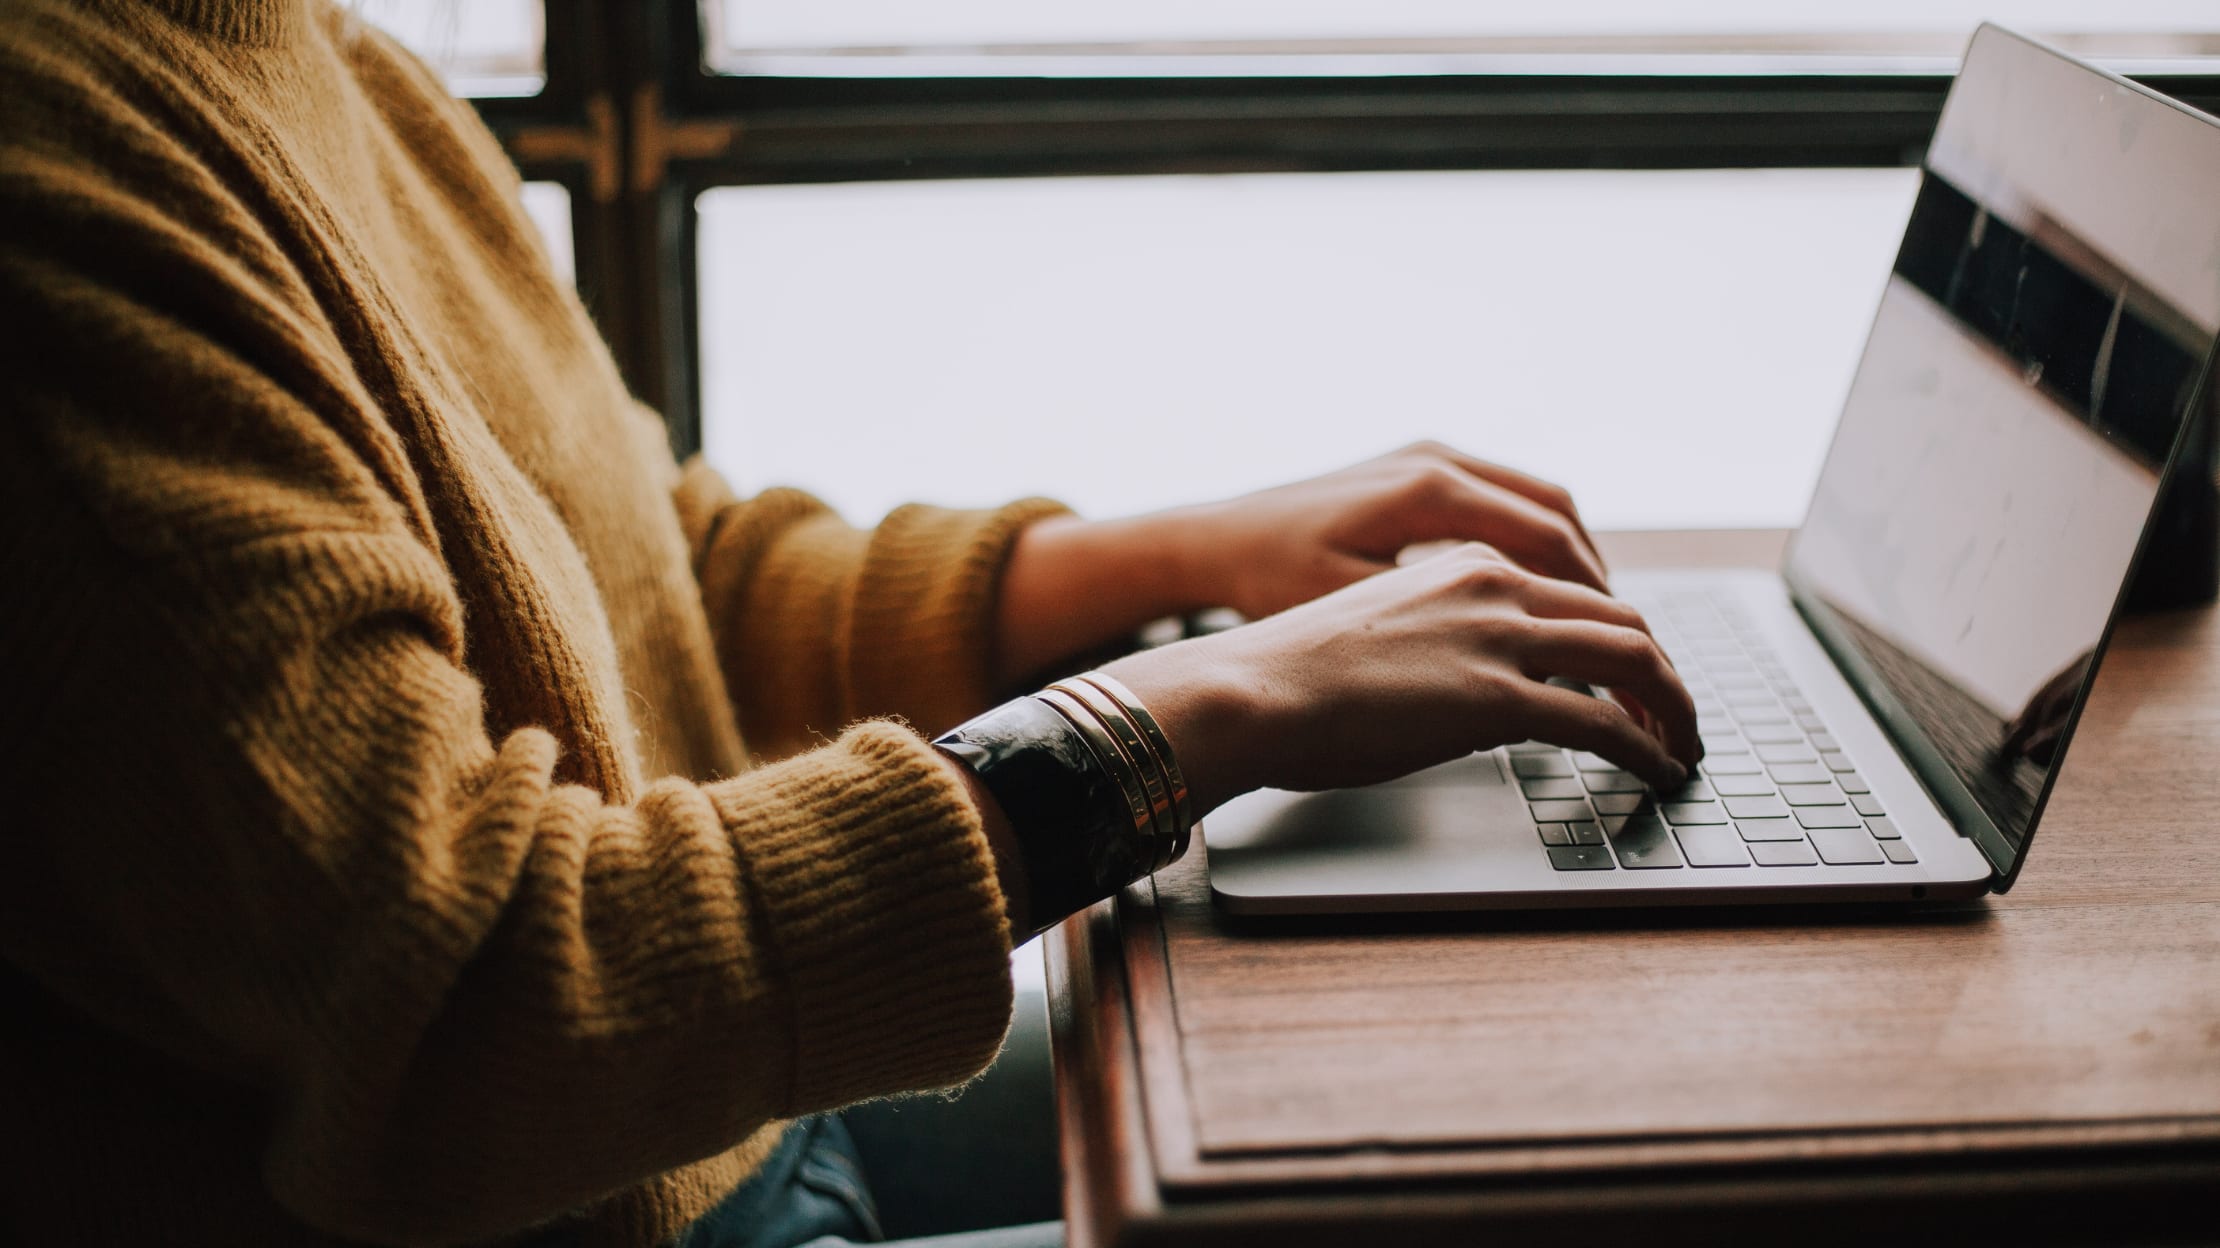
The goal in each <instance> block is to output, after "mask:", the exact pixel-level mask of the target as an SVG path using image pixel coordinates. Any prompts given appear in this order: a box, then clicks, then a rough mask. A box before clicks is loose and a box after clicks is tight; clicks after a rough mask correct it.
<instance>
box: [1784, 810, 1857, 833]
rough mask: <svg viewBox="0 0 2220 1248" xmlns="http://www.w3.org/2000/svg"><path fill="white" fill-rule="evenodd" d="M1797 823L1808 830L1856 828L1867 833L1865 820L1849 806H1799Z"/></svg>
mask: <svg viewBox="0 0 2220 1248" xmlns="http://www.w3.org/2000/svg"><path fill="white" fill-rule="evenodd" d="M1796 822H1798V823H1800V824H1803V825H1804V826H1805V827H1807V828H1856V829H1858V831H1859V832H1861V833H1862V832H1864V831H1865V820H1863V819H1860V818H1858V812H1857V811H1854V810H1852V809H1850V808H1849V807H1848V806H1799V807H1797V808H1796Z"/></svg>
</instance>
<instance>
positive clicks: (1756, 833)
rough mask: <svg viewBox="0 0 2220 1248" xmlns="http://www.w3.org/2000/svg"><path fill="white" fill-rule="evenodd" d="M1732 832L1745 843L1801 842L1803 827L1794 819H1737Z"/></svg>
mask: <svg viewBox="0 0 2220 1248" xmlns="http://www.w3.org/2000/svg"><path fill="white" fill-rule="evenodd" d="M1734 830H1735V831H1737V832H1739V833H1741V834H1742V839H1743V840H1745V841H1801V840H1803V839H1804V829H1803V825H1801V824H1799V823H1797V822H1796V821H1795V820H1794V819H1737V820H1735V821H1734Z"/></svg>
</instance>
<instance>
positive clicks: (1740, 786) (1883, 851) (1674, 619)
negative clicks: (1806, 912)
mask: <svg viewBox="0 0 2220 1248" xmlns="http://www.w3.org/2000/svg"><path fill="white" fill-rule="evenodd" d="M1633 602H1634V605H1635V606H1636V607H1638V608H1639V609H1640V610H1641V612H1642V614H1643V616H1644V617H1646V618H1647V619H1648V620H1649V623H1650V630H1651V632H1652V633H1653V634H1655V636H1656V637H1657V640H1658V643H1659V644H1660V645H1662V646H1663V647H1664V648H1665V652H1666V654H1668V655H1670V656H1671V657H1672V660H1673V664H1674V666H1675V667H1677V668H1679V669H1680V674H1681V678H1682V679H1683V680H1684V681H1686V682H1687V685H1688V692H1689V693H1690V694H1691V695H1692V696H1693V697H1694V698H1695V701H1696V715H1697V728H1698V730H1699V731H1700V732H1701V733H1702V734H1703V741H1704V761H1703V763H1702V765H1701V766H1700V767H1698V768H1697V774H1696V775H1695V776H1694V777H1693V778H1691V779H1690V780H1689V782H1688V783H1687V785H1685V786H1683V787H1682V788H1680V789H1679V790H1677V791H1675V792H1671V793H1656V792H1652V791H1651V790H1650V788H1649V787H1648V786H1647V785H1645V784H1643V783H1642V782H1641V781H1640V780H1638V779H1636V778H1635V777H1634V776H1633V775H1632V774H1630V773H1628V772H1625V771H1621V770H1619V768H1618V767H1616V766H1614V765H1613V764H1611V763H1609V762H1607V761H1605V760H1604V759H1602V758H1599V757H1597V756H1595V755H1593V754H1584V753H1578V752H1574V751H1568V750H1563V749H1559V748H1558V747H1556V746H1553V745H1545V744H1542V743H1540V742H1535V741H1529V742H1525V743H1523V744H1520V745H1514V746H1512V747H1510V751H1509V753H1510V757H1511V769H1512V771H1513V773H1514V774H1515V775H1516V777H1517V780H1518V784H1519V788H1520V790H1521V791H1522V792H1523V793H1524V794H1525V796H1526V801H1527V808H1528V809H1529V810H1530V811H1531V812H1532V813H1533V816H1534V827H1535V833H1536V835H1537V836H1539V838H1540V840H1541V844H1542V849H1543V852H1545V853H1546V854H1548V855H1549V861H1550V865H1551V866H1553V867H1555V868H1556V869H1558V870H1559V871H1613V870H1626V871H1654V870H1680V869H1685V868H1695V869H1704V868H1730V867H1749V866H1753V865H1754V866H1757V867H1778V868H1793V867H1804V868H1812V869H1824V868H1826V867H1829V866H1838V867H1840V866H1875V865H1880V864H1886V863H1914V862H1917V861H1919V859H1918V857H1917V855H1915V854H1914V853H1913V852H1912V847H1911V846H1910V845H1907V844H1905V843H1904V840H1903V838H1902V837H1901V836H1900V835H1898V833H1897V830H1896V827H1895V825H1894V824H1893V823H1891V822H1890V820H1889V816H1888V812H1887V811H1886V810H1884V809H1883V808H1882V806H1881V803H1880V801H1879V800H1878V799H1876V798H1875V797H1874V796H1873V793H1872V791H1871V790H1870V789H1869V788H1868V787H1867V785H1866V783H1865V780H1864V778H1863V777H1862V776H1860V775H1859V774H1858V769H1857V765H1856V764H1855V763H1854V762H1852V761H1851V758H1850V756H1849V754H1848V753H1846V752H1845V751H1844V750H1843V748H1842V745H1841V743H1840V742H1838V741H1836V740H1835V738H1834V736H1833V734H1831V733H1830V732H1828V731H1827V725H1826V724H1825V723H1824V722H1823V721H1822V720H1821V719H1820V717H1819V714H1818V712H1817V711H1815V710H1813V709H1812V705H1811V703H1810V702H1809V701H1807V700H1806V699H1805V698H1804V696H1803V694H1802V693H1801V692H1799V691H1798V690H1797V688H1796V685H1795V682H1794V681H1793V680H1792V679H1791V678H1790V676H1789V674H1788V669H1786V668H1785V667H1783V666H1781V664H1780V662H1779V660H1777V659H1776V658H1774V657H1773V655H1772V653H1771V652H1770V651H1769V650H1768V649H1767V648H1766V646H1765V643H1764V642H1763V640H1761V639H1760V637H1759V636H1758V633H1757V630H1756V628H1755V627H1754V626H1753V624H1752V623H1751V621H1750V620H1749V619H1748V617H1747V616H1746V615H1744V614H1743V612H1742V611H1741V609H1740V608H1739V607H1738V606H1737V605H1735V604H1734V603H1733V602H1732V601H1731V600H1730V599H1726V598H1724V597H1719V596H1714V595H1711V594H1707V593H1704V592H1703V591H1700V590H1696V591H1681V592H1673V593H1668V594H1664V595H1662V596H1659V597H1657V598H1655V599H1648V600H1644V599H1635V600H1633Z"/></svg>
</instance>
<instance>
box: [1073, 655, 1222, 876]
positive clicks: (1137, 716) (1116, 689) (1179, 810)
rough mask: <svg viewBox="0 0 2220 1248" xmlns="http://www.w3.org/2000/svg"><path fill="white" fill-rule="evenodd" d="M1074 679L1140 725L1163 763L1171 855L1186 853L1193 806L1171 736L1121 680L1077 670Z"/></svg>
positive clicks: (1192, 818)
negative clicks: (1172, 830) (1173, 839)
mask: <svg viewBox="0 0 2220 1248" xmlns="http://www.w3.org/2000/svg"><path fill="white" fill-rule="evenodd" d="M1078 679H1080V680H1083V681H1086V682H1087V683H1088V684H1090V685H1093V686H1094V687H1095V688H1097V689H1100V690H1102V691H1103V692H1104V693H1107V694H1109V695H1110V696H1111V697H1112V698H1114V699H1116V700H1117V703H1118V705H1119V706H1122V707H1124V708H1125V712H1126V714H1127V715H1128V716H1130V717H1131V718H1132V720H1133V722H1134V723H1136V724H1138V725H1140V728H1141V735H1142V736H1143V737H1146V738H1147V739H1148V743H1149V745H1150V746H1151V747H1152V748H1153V749H1154V750H1155V751H1156V756H1157V759H1158V760H1159V761H1160V762H1162V763H1163V764H1164V785H1165V787H1166V788H1167V789H1169V790H1170V792H1171V796H1172V809H1173V817H1174V820H1175V825H1174V826H1176V827H1177V828H1178V829H1179V835H1178V838H1177V839H1178V844H1177V845H1176V846H1175V847H1174V848H1173V850H1172V857H1173V858H1177V857H1179V856H1180V855H1181V854H1184V853H1186V852H1187V838H1188V836H1189V835H1190V834H1191V833H1192V832H1193V831H1194V827H1195V806H1194V802H1193V801H1192V800H1191V799H1190V798H1189V796H1188V790H1187V778H1186V777H1185V776H1184V775H1182V774H1180V770H1179V759H1178V757H1177V756H1175V755H1174V754H1173V753H1172V741H1171V738H1170V737H1167V736H1165V735H1164V728H1163V726H1162V725H1160V724H1158V723H1157V722H1156V716H1154V715H1151V714H1149V708H1148V707H1146V706H1144V705H1142V704H1141V699H1140V698H1138V697H1135V696H1134V693H1133V691H1132V690H1131V689H1128V688H1126V687H1125V682H1123V681H1121V680H1119V679H1118V678H1117V677H1115V676H1112V675H1109V674H1108V673H1105V672H1081V673H1080V674H1079V676H1078Z"/></svg>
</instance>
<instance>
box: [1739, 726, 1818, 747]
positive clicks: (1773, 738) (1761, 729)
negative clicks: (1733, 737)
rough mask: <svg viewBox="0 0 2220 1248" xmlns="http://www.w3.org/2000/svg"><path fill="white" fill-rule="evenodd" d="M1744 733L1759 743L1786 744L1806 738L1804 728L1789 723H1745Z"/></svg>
mask: <svg viewBox="0 0 2220 1248" xmlns="http://www.w3.org/2000/svg"><path fill="white" fill-rule="evenodd" d="M1742 735H1743V736H1745V737H1748V738H1749V739H1750V740H1751V741H1752V742H1755V743H1756V744H1758V745H1786V744H1789V743H1791V742H1802V741H1803V739H1804V733H1803V730H1801V729H1799V728H1796V727H1794V726H1793V725H1789V724H1744V725H1743V726H1742Z"/></svg>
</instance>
